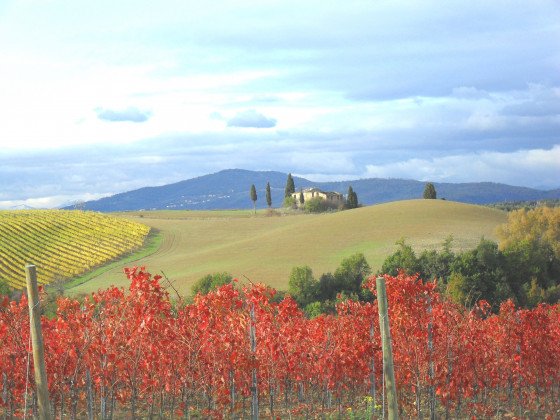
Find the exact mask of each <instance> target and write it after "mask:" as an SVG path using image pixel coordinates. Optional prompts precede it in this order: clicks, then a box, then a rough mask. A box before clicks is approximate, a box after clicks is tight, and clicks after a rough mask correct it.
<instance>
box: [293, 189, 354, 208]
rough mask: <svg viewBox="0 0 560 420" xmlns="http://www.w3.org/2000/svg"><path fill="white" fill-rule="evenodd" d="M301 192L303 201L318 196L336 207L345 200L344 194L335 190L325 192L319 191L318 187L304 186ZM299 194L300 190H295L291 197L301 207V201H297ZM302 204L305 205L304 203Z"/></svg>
mask: <svg viewBox="0 0 560 420" xmlns="http://www.w3.org/2000/svg"><path fill="white" fill-rule="evenodd" d="M302 192H303V199H304V201H307V200H311V199H312V198H316V197H320V198H322V199H323V200H325V201H326V202H327V203H328V204H329V206H332V207H338V206H340V205H343V204H344V202H345V200H344V195H343V194H340V193H338V192H335V191H327V192H325V191H321V190H320V189H319V188H306V189H304V190H303V191H302ZM299 195H300V191H297V192H295V193H293V194H292V197H293V199H294V201H295V203H296V204H297V206H298V207H302V203H300V202H299ZM303 205H305V203H304V204H303Z"/></svg>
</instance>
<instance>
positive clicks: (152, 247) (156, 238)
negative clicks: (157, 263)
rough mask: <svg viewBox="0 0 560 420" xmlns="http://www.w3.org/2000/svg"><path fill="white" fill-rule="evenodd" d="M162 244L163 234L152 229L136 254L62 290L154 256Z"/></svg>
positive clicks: (100, 268) (90, 273) (73, 282)
mask: <svg viewBox="0 0 560 420" xmlns="http://www.w3.org/2000/svg"><path fill="white" fill-rule="evenodd" d="M162 242H163V232H161V231H159V230H157V229H154V228H152V229H151V231H150V233H149V234H148V237H147V238H146V242H145V245H144V246H142V247H141V248H140V249H138V250H137V251H136V252H133V253H131V254H129V255H126V256H125V257H123V258H120V259H118V260H117V261H113V262H112V263H110V264H107V265H104V266H103V267H99V268H97V269H95V270H93V271H91V272H89V273H87V274H86V275H84V276H81V277H77V278H75V279H73V280H71V281H69V282H68V283H66V284H65V285H64V289H71V288H73V287H76V286H79V285H81V284H84V283H86V282H88V281H89V280H92V279H94V278H95V277H98V276H100V275H102V274H103V273H105V272H107V271H109V270H111V269H112V268H115V267H117V266H119V265H121V264H123V263H129V262H134V261H137V260H139V259H141V258H144V257H147V256H149V255H152V254H154V253H155V252H156V251H157V250H158V249H159V248H160V246H161V243H162Z"/></svg>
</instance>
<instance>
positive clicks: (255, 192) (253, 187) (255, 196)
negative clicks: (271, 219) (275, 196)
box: [251, 184, 257, 214]
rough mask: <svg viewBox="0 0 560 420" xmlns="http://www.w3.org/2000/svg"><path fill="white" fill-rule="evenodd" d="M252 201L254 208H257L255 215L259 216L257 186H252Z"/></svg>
mask: <svg viewBox="0 0 560 420" xmlns="http://www.w3.org/2000/svg"><path fill="white" fill-rule="evenodd" d="M251 200H253V207H254V208H255V214H257V190H256V189H255V184H252V185H251Z"/></svg>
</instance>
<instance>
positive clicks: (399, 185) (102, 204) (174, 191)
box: [66, 169, 560, 212]
mask: <svg viewBox="0 0 560 420" xmlns="http://www.w3.org/2000/svg"><path fill="white" fill-rule="evenodd" d="M287 177H288V174H286V173H282V172H273V171H247V170H242V169H227V170H223V171H220V172H217V173H214V174H210V175H204V176H200V177H197V178H192V179H188V180H186V181H180V182H176V183H174V184H168V185H163V186H160V187H145V188H140V189H137V190H133V191H128V192H123V193H120V194H115V195H113V196H111V197H105V198H101V199H99V200H95V201H87V202H85V203H84V209H85V210H94V211H101V212H113V211H127V210H169V209H171V210H186V209H189V210H218V209H250V208H253V202H252V201H251V198H250V195H249V192H250V189H251V184H255V187H256V188H257V195H258V199H257V208H265V207H267V205H266V200H265V190H266V183H267V182H269V183H270V189H271V195H272V205H273V207H280V206H281V205H282V202H283V200H284V188H285V187H286V179H287ZM293 179H294V183H295V186H296V191H298V190H299V189H300V188H307V187H317V188H319V189H322V190H324V191H338V192H340V193H342V194H345V195H346V193H347V191H348V186H350V185H351V186H352V188H353V190H354V191H355V192H356V193H357V194H358V200H359V202H360V203H362V204H364V205H372V204H379V203H387V202H391V201H398V200H408V199H414V198H422V193H423V191H424V187H425V185H426V183H425V182H421V181H413V180H405V179H380V178H369V179H359V180H351V181H340V182H313V181H310V180H308V179H305V178H299V177H296V176H294V177H293ZM433 184H434V186H435V188H436V192H437V197H438V198H445V199H447V200H453V201H460V202H464V203H471V204H488V203H496V202H501V201H524V200H541V199H545V198H560V189H555V190H548V191H542V190H536V189H532V188H525V187H515V186H511V185H505V184H496V183H491V182H475V183H462V184H452V183H433ZM66 208H73V206H69V207H66Z"/></svg>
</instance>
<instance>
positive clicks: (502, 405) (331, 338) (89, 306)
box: [0, 268, 560, 418]
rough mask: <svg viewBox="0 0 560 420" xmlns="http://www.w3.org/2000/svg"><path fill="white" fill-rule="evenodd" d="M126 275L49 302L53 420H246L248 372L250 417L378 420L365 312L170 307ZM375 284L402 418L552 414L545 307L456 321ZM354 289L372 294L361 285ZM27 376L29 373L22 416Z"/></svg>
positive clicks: (413, 291) (405, 286)
mask: <svg viewBox="0 0 560 420" xmlns="http://www.w3.org/2000/svg"><path fill="white" fill-rule="evenodd" d="M127 276H128V278H129V279H130V280H131V285H130V289H129V291H125V290H124V289H117V288H114V287H113V288H110V289H107V290H104V291H99V293H97V294H92V295H91V296H89V297H87V298H86V300H85V301H84V302H83V303H80V302H78V301H77V300H72V299H68V298H61V299H60V300H59V301H58V311H57V314H56V317H54V318H53V319H47V318H43V335H44V342H45V347H46V349H45V355H46V364H47V374H48V378H49V392H50V398H51V408H52V410H53V412H55V417H57V418H60V417H61V413H64V414H65V417H66V416H70V417H78V416H80V417H81V416H83V413H84V412H85V411H86V410H87V405H88V402H90V403H91V407H92V408H91V410H92V412H93V414H94V416H95V417H96V418H122V417H123V416H126V417H129V416H130V417H132V418H138V417H142V418H151V417H159V415H160V414H162V413H163V415H164V416H165V417H166V418H179V417H185V418H188V416H189V415H194V414H199V415H200V414H203V415H205V416H215V417H221V416H227V417H231V416H232V414H231V413H232V411H233V412H236V413H238V414H239V415H241V413H242V412H243V413H244V414H245V416H247V415H248V413H249V410H250V402H251V399H250V393H251V387H252V372H253V370H255V369H256V373H257V378H258V387H257V391H258V396H259V404H260V413H261V415H262V416H269V415H272V416H275V417H276V416H279V417H287V416H288V413H290V414H291V415H298V414H302V415H303V414H309V415H311V416H315V415H318V414H320V413H327V412H338V411H339V410H341V411H343V412H348V408H352V409H353V410H357V409H362V410H366V409H367V410H369V412H370V413H371V412H372V411H373V410H376V412H377V413H378V414H380V410H381V407H382V402H381V395H382V364H381V361H382V354H381V339H380V335H379V319H378V312H377V304H376V303H373V304H372V303H359V302H351V301H348V302H344V303H341V304H340V305H339V307H338V312H339V314H338V315H337V316H322V317H319V318H316V319H313V320H310V319H307V318H306V317H305V316H304V314H303V313H302V311H301V310H300V309H299V308H298V307H297V305H296V303H295V301H294V300H293V299H291V298H290V297H286V298H285V299H284V300H283V301H282V302H280V303H272V302H270V296H271V295H273V294H274V291H273V290H271V289H268V288H266V287H265V286H263V285H260V284H259V285H251V286H249V287H244V288H243V290H238V289H237V288H234V287H233V286H232V285H227V286H223V287H221V288H220V289H217V290H216V291H215V292H213V293H211V294H209V295H207V296H198V297H196V298H195V300H194V303H193V304H186V303H184V302H182V301H179V302H173V303H172V302H171V301H170V299H169V296H168V294H167V292H166V291H165V290H164V289H163V288H162V287H161V286H160V284H159V277H158V276H155V277H153V278H152V277H151V276H150V274H149V273H145V272H143V271H138V270H137V269H136V268H135V269H131V270H127ZM386 283H387V295H388V303H389V319H390V326H391V335H392V340H393V354H394V364H395V374H396V383H397V392H398V398H399V407H400V409H401V410H402V411H403V414H405V415H406V416H416V415H417V410H422V412H423V413H424V414H427V413H428V412H429V410H436V411H437V413H438V417H440V416H445V417H448V416H453V417H455V415H459V416H466V415H469V416H470V415H473V414H477V415H479V416H482V417H490V416H496V415H502V416H503V415H504V414H506V415H510V416H513V415H520V416H522V415H523V413H526V410H530V412H531V413H536V414H538V413H540V414H541V415H542V416H543V417H545V416H546V415H547V414H551V415H552V416H553V417H554V416H556V415H557V413H558V411H557V410H559V409H560V406H559V405H560V404H559V402H560V401H559V394H558V393H559V391H560V388H559V387H560V344H559V343H560V309H559V306H558V305H554V306H547V305H541V306H539V307H537V308H535V309H533V310H531V311H529V310H516V309H515V307H514V305H513V304H512V303H511V302H506V303H503V304H502V306H501V308H500V312H499V314H498V315H495V314H491V313H490V312H489V308H488V305H487V304H486V303H485V302H480V303H479V304H478V305H476V306H475V307H474V308H472V309H471V310H465V309H464V308H462V307H460V306H458V305H456V304H453V303H452V302H451V301H449V300H447V299H444V298H443V297H442V296H440V295H439V294H438V293H437V292H436V288H435V284H434V283H426V284H423V283H422V281H420V280H418V279H416V278H415V277H408V276H405V275H403V274H401V275H399V276H398V277H390V276H386ZM367 287H369V288H370V289H371V291H372V292H373V293H374V294H375V280H374V279H371V280H370V281H369V282H368V284H367ZM0 299H2V298H0ZM0 302H2V303H1V309H0V381H1V383H0V390H1V393H0V414H1V415H3V416H6V417H7V418H11V417H12V416H13V417H18V416H22V415H23V410H24V395H25V388H26V369H27V354H28V352H27V347H28V340H29V316H28V307H27V301H26V299H25V297H23V299H22V301H21V302H20V303H19V304H16V303H15V302H9V301H8V299H7V298H4V299H2V300H0ZM251 308H254V320H255V322H254V326H255V333H256V350H255V352H254V353H253V352H252V351H251V341H250V333H249V331H250V325H251V315H250V311H251ZM372 361H373V362H374V363H373V364H372ZM372 367H373V368H374V369H372ZM32 370H33V363H31V364H30V372H29V378H30V379H29V385H28V386H29V391H28V395H29V397H28V400H29V402H28V407H29V408H28V411H27V412H28V415H29V411H31V410H32V409H34V403H33V401H34V383H33V382H34V381H33V377H34V376H33V372H32ZM372 378H374V385H375V391H373V390H372V386H371V385H372V383H371V379H372ZM372 391H373V392H375V402H376V405H377V407H372V399H371V398H370V396H371V395H372ZM271 412H272V413H271ZM6 417H3V418H6Z"/></svg>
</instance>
